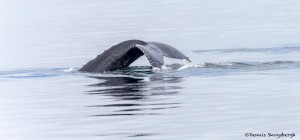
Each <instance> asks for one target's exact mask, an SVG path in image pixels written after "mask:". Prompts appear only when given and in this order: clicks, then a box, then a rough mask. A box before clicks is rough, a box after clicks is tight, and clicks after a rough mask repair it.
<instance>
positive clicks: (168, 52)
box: [79, 40, 190, 72]
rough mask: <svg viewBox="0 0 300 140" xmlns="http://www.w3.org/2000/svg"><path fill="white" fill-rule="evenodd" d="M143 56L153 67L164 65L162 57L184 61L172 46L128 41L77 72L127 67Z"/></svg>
mask: <svg viewBox="0 0 300 140" xmlns="http://www.w3.org/2000/svg"><path fill="white" fill-rule="evenodd" d="M142 55H145V56H146V57H147V59H148V60H149V62H150V64H151V65H152V66H153V67H157V68H161V67H162V66H163V65H164V60H163V58H164V56H165V57H170V58H175V59H186V60H188V61H190V60H189V58H188V57H186V56H185V55H184V54H183V53H181V52H180V51H178V50H177V49H175V48H174V47H172V46H169V45H167V44H164V43H160V42H144V41H141V40H128V41H124V42H121V43H119V44H117V45H114V46H112V47H111V48H109V49H108V50H106V51H104V52H103V53H102V54H100V55H98V56H97V57H96V58H95V59H93V60H91V61H89V62H88V63H87V64H85V65H84V66H83V67H82V68H81V69H79V71H84V72H104V71H114V70H118V69H123V68H126V67H128V66H129V65H130V64H131V63H133V62H134V61H135V60H137V59H138V58H139V57H141V56H142Z"/></svg>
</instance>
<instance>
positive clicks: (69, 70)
mask: <svg viewBox="0 0 300 140" xmlns="http://www.w3.org/2000/svg"><path fill="white" fill-rule="evenodd" d="M76 71H77V70H76V69H74V68H67V69H63V70H61V72H76Z"/></svg>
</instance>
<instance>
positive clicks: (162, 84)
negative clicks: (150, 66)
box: [87, 74, 182, 116]
mask: <svg viewBox="0 0 300 140" xmlns="http://www.w3.org/2000/svg"><path fill="white" fill-rule="evenodd" d="M91 78H96V79H99V80H100V81H99V82H97V83H95V84H91V85H90V86H91V87H93V88H96V89H94V90H90V91H88V92H87V93H88V94H89V95H100V96H101V97H105V99H103V100H102V102H99V104H97V105H91V106H88V107H102V108H110V109H109V110H108V112H101V114H97V115H93V116H124V115H125V116H132V115H137V116H139V115H159V114H162V112H163V111H160V110H164V109H173V108H178V107H180V106H179V104H180V103H176V102H170V101H164V100H162V99H161V98H158V99H159V100H155V98H154V97H155V96H165V97H168V96H171V95H174V94H177V93H178V90H179V89H181V87H180V86H176V85H174V84H176V83H179V82H181V81H182V79H181V77H163V76H162V75H160V74H153V75H151V76H150V77H147V78H145V77H144V78H143V77H132V76H131V77H124V76H123V77H119V76H117V77H116V76H111V77H99V76H98V77H96V76H93V77H91ZM145 79H146V80H145ZM148 80H150V81H148ZM106 100H109V101H106ZM112 110H113V111H112Z"/></svg>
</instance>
